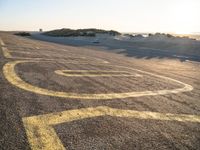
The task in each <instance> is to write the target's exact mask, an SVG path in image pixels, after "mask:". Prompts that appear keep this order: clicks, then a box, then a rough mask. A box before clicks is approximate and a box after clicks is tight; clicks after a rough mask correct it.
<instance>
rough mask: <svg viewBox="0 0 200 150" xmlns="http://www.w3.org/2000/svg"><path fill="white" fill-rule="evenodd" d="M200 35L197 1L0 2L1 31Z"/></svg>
mask: <svg viewBox="0 0 200 150" xmlns="http://www.w3.org/2000/svg"><path fill="white" fill-rule="evenodd" d="M39 28H43V30H50V29H56V28H75V29H76V28H101V29H114V30H118V31H121V32H176V33H189V32H200V0H0V30H38V29H39Z"/></svg>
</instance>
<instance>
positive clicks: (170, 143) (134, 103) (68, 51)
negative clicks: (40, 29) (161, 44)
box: [0, 32, 200, 150]
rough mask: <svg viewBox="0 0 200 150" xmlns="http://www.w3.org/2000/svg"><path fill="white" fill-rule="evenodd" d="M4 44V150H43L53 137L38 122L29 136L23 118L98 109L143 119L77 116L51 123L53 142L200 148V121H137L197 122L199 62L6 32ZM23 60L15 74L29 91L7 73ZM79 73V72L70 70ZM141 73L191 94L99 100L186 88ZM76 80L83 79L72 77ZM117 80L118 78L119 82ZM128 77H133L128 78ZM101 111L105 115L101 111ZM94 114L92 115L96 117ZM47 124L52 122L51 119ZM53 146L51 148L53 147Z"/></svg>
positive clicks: (0, 82) (75, 149)
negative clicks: (177, 117) (175, 117)
mask: <svg viewBox="0 0 200 150" xmlns="http://www.w3.org/2000/svg"><path fill="white" fill-rule="evenodd" d="M0 38H1V39H2V41H3V42H4V43H5V45H1V48H0V67H1V70H0V149H2V150H4V149H5V150H8V149H31V148H32V149H34V148H37V149H45V148H44V147H43V146H44V145H45V141H46V143H48V140H49V139H48V138H45V136H44V135H43V134H41V133H45V131H40V127H41V126H42V125H43V124H45V121H44V122H42V123H41V122H40V121H39V125H40V126H39V125H38V126H37V124H36V127H38V128H34V130H33V131H34V132H33V133H31V132H32V130H29V131H28V132H27V130H28V125H27V124H26V123H25V122H24V121H23V118H28V117H31V116H38V115H42V116H46V115H48V114H51V115H52V116H53V115H55V114H57V113H60V114H59V115H58V117H56V118H55V119H54V120H53V121H55V120H57V118H59V117H61V118H62V116H64V117H71V118H72V117H74V116H75V115H74V114H73V113H72V112H71V110H82V109H84V108H96V107H99V106H100V107H102V106H103V107H104V106H106V108H107V107H110V108H114V109H118V110H119V112H120V110H133V111H137V112H139V113H138V115H137V116H136V117H116V116H112V115H106V114H105V115H102V116H95V117H87V118H83V119H81V115H84V114H85V113H82V112H78V113H77V115H78V117H77V118H78V119H75V120H73V119H72V120H71V121H58V122H60V123H56V124H55V125H52V129H53V130H54V131H55V134H56V139H55V140H57V139H59V140H60V142H61V145H62V146H63V147H64V148H65V149H68V150H90V149H91V150H93V149H98V150H103V149H106V150H107V149H110V150H111V149H113V150H116V149H119V150H121V149H122V150H129V149H130V150H133V149H148V150H149V149H199V148H200V123H199V122H197V121H196V122H195V121H193V122H191V121H177V120H173V117H172V118H171V119H170V118H169V119H168V120H166V119H163V117H162V115H158V116H160V117H157V119H151V117H149V115H147V116H145V117H146V119H145V117H143V118H142V115H140V112H148V114H150V113H149V112H156V113H159V114H166V113H170V114H177V115H183V114H184V115H193V116H196V118H197V119H198V118H199V116H200V63H198V62H186V61H184V62H182V61H180V60H179V59H171V58H170V59H169V58H160V59H158V58H152V59H146V58H135V57H127V56H125V55H123V54H116V53H110V52H106V51H98V50H94V49H89V48H84V47H73V46H67V45H66V46H65V45H60V44H55V43H50V42H43V41H37V40H32V39H27V38H23V37H18V36H14V35H11V34H9V33H3V32H1V33H0ZM5 47H6V48H7V51H8V52H9V54H10V55H11V57H10V58H9V57H7V58H6V57H5V49H4V53H3V48H5ZM19 60H20V61H26V62H23V63H19V64H17V65H16V66H15V68H14V72H15V73H16V75H17V76H18V77H19V78H21V79H22V80H23V82H25V83H28V84H29V85H31V86H26V87H25V88H24V89H23V82H21V81H20V82H17V83H16V82H15V81H14V79H15V76H14V75H13V74H12V73H11V72H6V71H7V70H6V69H5V65H6V64H8V63H10V62H15V61H19ZM131 68H132V69H131ZM3 69H4V72H3ZM136 69H137V70H136ZM5 70H6V71H5ZM56 70H72V72H71V73H68V74H66V73H65V75H60V74H56V73H55V71H56ZM74 70H76V71H79V72H73V71H74ZM80 70H82V71H83V70H84V71H85V70H86V71H87V70H90V71H91V70H92V71H96V72H95V73H94V74H97V76H90V75H87V74H84V72H81V71H80ZM102 70H103V71H104V72H105V73H104V75H102V72H100V71H102ZM138 70H142V71H146V72H148V73H151V74H156V75H160V76H164V77H169V78H172V79H174V80H176V81H180V82H183V83H185V84H188V85H191V86H192V87H193V90H192V91H185V92H178V93H167V94H163V95H160V94H159V92H157V94H155V95H150V96H148V95H143V96H140V97H139V96H127V97H124V98H123V97H121V98H116V97H115V96H113V98H107V99H106V98H101V97H98V96H96V95H95V94H97V95H98V94H102V93H103V94H110V93H130V92H133V91H134V92H143V91H159V90H174V89H178V88H182V85H181V84H178V83H177V82H174V81H172V80H165V79H163V78H159V77H156V76H153V75H150V74H148V73H145V72H141V71H138ZM111 71H113V72H116V73H112V72H111ZM98 72H99V76H98ZM89 73H90V72H89ZM77 74H78V75H80V76H75V75H77ZM105 74H106V75H110V74H111V75H110V76H106V75H105ZM115 74H117V75H118V76H114V75H115ZM120 74H122V75H121V76H120ZM123 74H125V75H127V74H128V75H130V76H125V75H124V76H123ZM66 75H67V76H66ZM137 75H139V76H137ZM8 76H11V78H9V77H8ZM9 79H10V80H9ZM38 87H39V88H42V89H46V90H47V91H59V92H64V93H66V92H67V93H76V94H78V95H79V94H80V95H81V96H79V97H70V96H69V97H67V96H66V95H65V96H59V94H57V93H54V94H52V95H48V92H46V94H44V92H43V93H42V92H41V91H42V90H41V91H40V90H38V89H37V88H38ZM37 90H38V91H39V92H38V91H37ZM84 94H86V95H87V94H89V95H90V94H93V96H89V98H86V97H84V96H83V95H84ZM66 111H70V113H69V114H68V115H66V116H65V114H64V113H62V112H66ZM100 112H102V113H103V114H104V113H105V112H104V109H103V110H101V111H100ZM110 112H111V111H109V113H110ZM89 113H90V111H89ZM96 113H97V112H95V111H94V112H93V113H91V114H96ZM140 116H141V117H140ZM150 116H151V115H150ZM41 118H42V117H41ZM43 118H46V117H43ZM183 118H184V117H183ZM49 120H50V119H49V118H48V117H47V119H46V121H47V122H48V121H49ZM40 123H41V124H40ZM30 133H31V134H33V135H34V136H33V137H37V138H38V139H36V141H37V142H38V143H39V144H40V145H37V142H36V143H34V142H31V139H32V140H33V141H34V140H35V139H34V138H33V137H32V138H30V137H31V136H30V135H29V134H30ZM52 136H54V137H55V135H52ZM43 137H44V138H43ZM42 138H43V139H42ZM41 139H42V140H41ZM51 144H52V147H53V146H55V145H56V142H55V143H54V142H53V143H51ZM46 149H47V148H46Z"/></svg>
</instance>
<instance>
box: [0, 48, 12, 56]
mask: <svg viewBox="0 0 200 150" xmlns="http://www.w3.org/2000/svg"><path fill="white" fill-rule="evenodd" d="M2 51H3V55H4V57H6V58H12V56H11V54H10V53H9V51H8V49H7V48H6V47H2Z"/></svg>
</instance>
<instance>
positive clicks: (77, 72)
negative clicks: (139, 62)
mask: <svg viewBox="0 0 200 150" xmlns="http://www.w3.org/2000/svg"><path fill="white" fill-rule="evenodd" d="M55 73H56V74H58V75H62V76H67V77H70V76H71V77H84V76H88V77H99V76H103V77H112V76H124V77H133V76H134V77H141V76H142V75H139V74H131V73H129V72H126V71H109V70H56V71H55Z"/></svg>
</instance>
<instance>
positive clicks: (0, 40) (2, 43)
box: [0, 38, 5, 46]
mask: <svg viewBox="0 0 200 150" xmlns="http://www.w3.org/2000/svg"><path fill="white" fill-rule="evenodd" d="M0 44H1V46H5V43H4V42H3V40H2V39H1V38H0Z"/></svg>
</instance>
